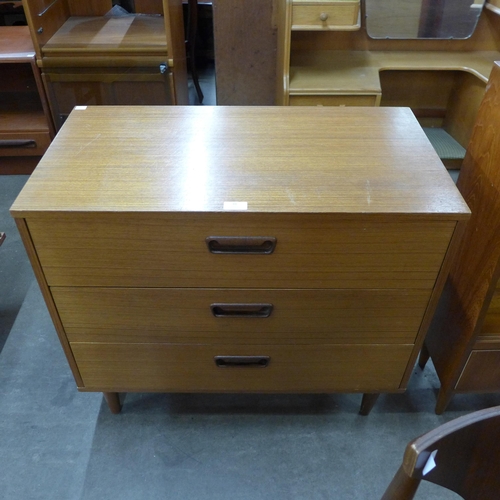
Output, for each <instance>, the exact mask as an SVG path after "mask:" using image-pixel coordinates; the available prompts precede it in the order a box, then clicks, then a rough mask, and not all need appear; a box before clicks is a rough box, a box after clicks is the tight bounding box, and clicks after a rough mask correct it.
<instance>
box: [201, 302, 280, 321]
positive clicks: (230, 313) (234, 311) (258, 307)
mask: <svg viewBox="0 0 500 500" xmlns="http://www.w3.org/2000/svg"><path fill="white" fill-rule="evenodd" d="M210 309H211V311H212V314H213V315H214V316H215V317H216V318H269V316H271V313H272V312H273V305H272V304H211V305H210Z"/></svg>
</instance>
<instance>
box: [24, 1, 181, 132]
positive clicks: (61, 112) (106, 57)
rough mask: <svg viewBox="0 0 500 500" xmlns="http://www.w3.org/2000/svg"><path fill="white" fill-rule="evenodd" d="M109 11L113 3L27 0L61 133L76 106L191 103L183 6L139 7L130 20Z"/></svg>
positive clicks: (162, 3) (156, 3) (157, 4)
mask: <svg viewBox="0 0 500 500" xmlns="http://www.w3.org/2000/svg"><path fill="white" fill-rule="evenodd" d="M111 8H112V2H111V0H103V1H92V2H86V1H80V0H51V1H50V2H49V1H48V0H27V1H26V5H25V10H26V16H27V19H28V24H29V26H30V30H31V34H32V37H33V40H34V44H35V50H36V54H37V62H38V65H39V66H40V67H41V69H42V77H43V81H44V83H45V85H46V88H47V94H48V96H49V100H50V105H51V111H52V116H53V118H54V121H55V123H56V126H57V128H60V126H61V125H62V123H63V122H64V120H65V118H66V117H67V115H68V114H69V113H70V112H71V110H72V109H73V107H74V106H75V105H95V104H98V105H102V104H104V105H115V104H118V105H131V104H133V105H136V104H140V105H163V104H187V103H188V90H187V71H186V53H185V39H184V25H183V13H182V0H149V1H147V0H143V1H139V0H138V1H136V2H135V10H136V12H135V13H133V14H128V15H108V13H109V12H110V10H111Z"/></svg>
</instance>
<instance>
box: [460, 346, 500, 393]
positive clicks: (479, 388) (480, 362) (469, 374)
mask: <svg viewBox="0 0 500 500" xmlns="http://www.w3.org/2000/svg"><path fill="white" fill-rule="evenodd" d="M455 390H457V391H472V392H498V391H499V390H500V351H472V352H471V354H470V357H469V359H468V361H467V363H466V365H465V367H464V370H463V372H462V374H461V376H460V379H459V380H458V383H457V385H456V387H455Z"/></svg>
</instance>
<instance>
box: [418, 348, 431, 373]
mask: <svg viewBox="0 0 500 500" xmlns="http://www.w3.org/2000/svg"><path fill="white" fill-rule="evenodd" d="M429 357H430V354H429V349H427V346H426V345H425V342H424V344H423V345H422V349H420V356H419V358H418V366H420V368H421V369H422V370H423V369H424V368H425V365H426V364H427V361H429Z"/></svg>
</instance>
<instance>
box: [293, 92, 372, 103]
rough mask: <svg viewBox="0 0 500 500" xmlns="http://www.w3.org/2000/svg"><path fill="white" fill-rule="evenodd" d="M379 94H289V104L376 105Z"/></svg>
mask: <svg viewBox="0 0 500 500" xmlns="http://www.w3.org/2000/svg"><path fill="white" fill-rule="evenodd" d="M379 102H380V95H377V94H371V95H290V101H289V104H290V106H377V105H378V103H379Z"/></svg>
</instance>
